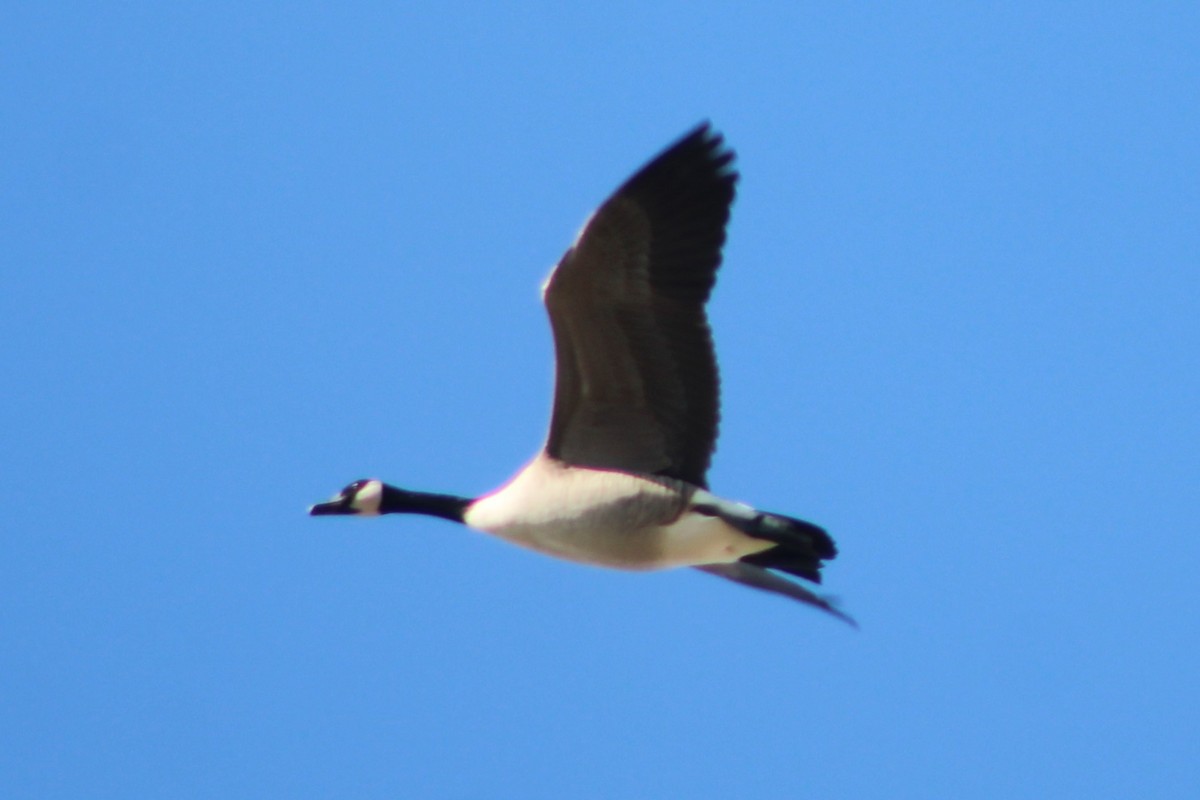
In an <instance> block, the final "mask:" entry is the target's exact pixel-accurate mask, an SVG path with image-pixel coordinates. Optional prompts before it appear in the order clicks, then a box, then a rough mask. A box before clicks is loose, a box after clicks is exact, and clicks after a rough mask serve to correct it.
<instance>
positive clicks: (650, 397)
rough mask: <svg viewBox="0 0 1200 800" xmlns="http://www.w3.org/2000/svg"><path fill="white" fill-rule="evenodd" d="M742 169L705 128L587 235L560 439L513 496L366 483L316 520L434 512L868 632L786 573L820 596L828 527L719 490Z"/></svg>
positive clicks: (586, 229)
mask: <svg viewBox="0 0 1200 800" xmlns="http://www.w3.org/2000/svg"><path fill="white" fill-rule="evenodd" d="M732 163H733V152H732V151H731V150H729V149H728V148H726V147H724V145H723V139H722V137H721V136H720V135H719V134H717V133H714V132H713V131H711V130H710V128H709V126H708V124H707V123H704V124H702V125H700V126H699V127H697V128H696V129H695V130H693V131H692V132H691V133H689V134H687V135H686V136H684V137H683V138H682V139H680V140H679V141H678V142H676V143H675V144H673V145H672V146H670V147H669V148H667V150H665V151H664V152H663V153H662V154H660V155H659V156H658V157H656V158H654V159H653V160H652V161H650V163H649V164H647V165H646V166H645V167H643V168H642V169H641V170H640V171H639V172H638V173H637V174H635V175H634V176H633V177H632V178H630V179H629V180H628V181H626V182H625V183H624V185H622V186H621V187H620V188H619V189H617V191H616V192H615V193H614V194H613V195H612V196H611V197H610V198H609V199H608V200H606V201H605V202H604V204H603V205H601V206H600V208H599V209H598V210H597V211H596V212H595V213H593V214H592V216H591V217H590V218H589V219H588V221H587V222H586V223H585V224H584V226H583V229H582V230H581V231H580V233H579V235H578V236H577V237H576V239H575V242H574V243H573V244H572V245H571V247H570V248H569V249H568V250H567V252H566V254H565V255H564V256H563V257H562V259H561V260H560V261H559V262H558V266H557V267H556V268H555V269H554V271H553V272H552V273H551V275H550V278H549V279H548V280H547V281H546V284H545V287H544V289H543V299H544V301H545V304H546V309H547V311H548V312H549V314H550V325H551V327H552V328H553V331H554V346H555V354H556V358H555V361H556V377H555V390H554V409H553V412H552V415H551V419H550V432H549V436H548V437H547V440H546V444H545V447H544V448H543V450H542V452H540V453H539V454H538V455H537V456H536V457H535V458H534V459H533V461H532V462H531V463H530V464H528V465H527V466H526V467H525V468H524V469H522V470H521V471H520V472H518V473H517V474H516V476H514V477H513V478H512V479H511V480H510V481H509V482H508V483H507V484H505V485H504V486H502V487H501V488H500V489H498V490H496V491H494V492H492V493H491V494H487V495H484V496H482V497H479V498H474V499H472V498H466V497H458V496H454V495H444V494H430V493H427V492H412V491H407V490H404V489H398V488H396V487H394V486H389V485H388V484H385V483H383V482H382V481H379V480H375V479H370V480H359V481H355V482H354V483H352V484H350V485H349V486H347V487H346V488H345V489H343V490H342V491H341V492H340V493H338V494H337V495H336V496H335V497H333V498H332V499H331V500H329V501H328V502H325V503H319V504H317V505H314V506H312V507H311V508H310V509H309V513H311V514H313V515H326V514H356V515H360V516H373V515H377V514H391V513H412V514H428V515H431V516H435V517H442V518H443V519H448V520H453V521H454V522H461V523H464V524H466V525H468V526H470V527H472V528H476V529H478V530H481V531H485V532H487V533H491V534H495V535H496V536H499V537H501V538H502V539H506V540H508V541H510V542H512V543H514V544H518V545H522V546H524V547H528V548H530V549H533V550H537V551H539V552H542V553H546V554H548V555H552V556H557V557H559V558H564V559H569V560H571V561H579V562H583V563H586V564H594V565H598V566H604V567H614V568H618V569H629V570H652V569H664V568H669V567H681V566H691V567H695V568H697V569H700V570H703V571H705V572H707V573H710V574H712V575H718V576H720V577H722V578H726V579H728V580H731V581H736V582H738V583H742V584H745V585H747V586H752V587H754V588H757V589H762V590H765V591H768V592H775V593H777V594H782V595H785V596H787V597H790V598H792V599H795V600H799V601H801V602H804V603H808V604H810V605H814V606H817V607H818V608H822V609H824V610H825V611H828V612H830V613H831V614H834V615H835V616H838V617H840V618H841V619H844V620H846V621H847V622H850V623H851V624H853V620H852V619H850V617H848V616H847V615H845V614H844V613H842V612H841V611H839V610H838V609H837V608H835V607H834V606H833V605H832V603H831V602H830V601H829V600H828V599H826V598H824V597H822V596H821V595H818V594H816V593H815V592H813V591H810V590H809V589H807V588H806V587H804V586H802V585H800V584H798V583H795V582H793V581H791V580H788V579H786V578H783V577H782V576H780V575H778V574H776V573H774V572H771V571H770V570H779V571H781V572H786V573H790V574H791V575H795V576H798V577H800V578H805V579H807V580H809V581H813V582H819V581H820V579H821V566H822V560H825V559H831V558H833V557H834V555H836V552H837V551H836V549H835V548H834V544H833V541H832V540H831V539H830V538H829V535H828V534H827V533H826V532H825V531H824V530H823V529H821V528H819V527H817V526H816V525H813V524H811V523H808V522H804V521H801V520H798V519H794V518H792V517H786V516H783V515H782V514H771V513H766V512H762V511H758V510H756V509H754V508H751V507H750V506H747V505H743V504H742V503H735V502H731V501H729V500H723V499H721V498H719V497H717V496H715V495H713V494H710V493H709V492H708V484H707V481H706V479H705V473H706V472H707V471H708V465H709V460H710V459H711V456H712V452H713V450H714V448H715V445H716V438H717V419H718V395H717V390H718V386H717V363H716V357H715V355H714V353H713V345H712V336H711V333H710V330H709V326H708V319H707V317H706V316H705V312H704V304H705V302H706V301H707V300H708V296H709V293H710V292H711V290H712V287H713V283H714V282H715V279H716V272H717V267H718V266H719V265H720V263H721V247H722V245H723V244H724V243H725V224H726V223H727V222H728V221H729V207H730V204H731V203H732V202H733V195H734V184H735V183H736V182H737V178H738V175H737V172H735V171H734V170H733V168H732V166H731V165H732Z"/></svg>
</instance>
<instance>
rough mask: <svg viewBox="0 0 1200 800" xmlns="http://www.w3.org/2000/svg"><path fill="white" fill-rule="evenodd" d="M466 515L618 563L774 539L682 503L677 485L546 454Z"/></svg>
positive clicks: (645, 562) (517, 535)
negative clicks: (567, 462) (587, 466)
mask: <svg viewBox="0 0 1200 800" xmlns="http://www.w3.org/2000/svg"><path fill="white" fill-rule="evenodd" d="M697 495H698V496H697V497H696V499H700V497H705V498H708V497H711V495H708V493H707V492H700V491H699V490H697ZM465 522H466V523H467V525H469V526H471V527H472V528H475V529H477V530H481V531H485V532H487V533H491V534H494V535H496V536H499V537H500V538H502V539H505V540H507V541H509V542H512V543H513V544H517V545H520V546H522V547H527V548H530V549H532V550H537V551H539V552H541V553H545V554H547V555H551V556H556V557H558V558H564V559H568V560H571V561H579V562H582V563H586V564H594V565H597V566H604V567H614V568H617V569H631V570H651V569H667V568H671V567H681V566H694V565H698V564H723V563H730V562H733V561H737V560H738V559H739V558H742V557H743V556H747V555H750V554H752V553H757V552H761V551H762V550H766V549H768V548H770V547H772V546H773V545H772V543H771V542H766V541H763V540H761V539H754V538H751V537H749V536H746V535H745V534H743V533H741V532H740V531H738V530H737V529H735V528H733V527H731V526H730V525H728V524H726V523H725V522H724V521H722V520H721V519H719V518H717V517H713V516H709V515H705V514H699V513H696V512H693V511H688V510H686V508H685V500H684V498H683V497H682V495H681V493H680V491H679V489H678V488H676V487H672V486H666V485H663V484H662V483H660V482H658V481H654V480H651V479H648V478H642V477H639V476H637V475H630V474H627V473H622V472H611V471H600V470H590V469H584V468H580V467H570V466H565V465H563V464H561V463H559V462H556V461H553V460H552V459H549V458H546V457H544V456H539V457H538V458H537V459H535V460H534V461H533V462H532V463H531V464H530V465H529V466H528V467H526V468H525V469H524V470H522V471H521V472H520V473H518V474H517V476H516V477H514V478H513V479H512V481H510V482H509V483H508V484H506V485H505V486H503V487H501V488H500V489H499V490H497V491H496V492H493V493H492V494H490V495H487V496H485V497H483V498H481V499H479V500H477V501H476V502H475V503H474V504H472V505H471V506H470V508H468V509H467V513H466V515H465Z"/></svg>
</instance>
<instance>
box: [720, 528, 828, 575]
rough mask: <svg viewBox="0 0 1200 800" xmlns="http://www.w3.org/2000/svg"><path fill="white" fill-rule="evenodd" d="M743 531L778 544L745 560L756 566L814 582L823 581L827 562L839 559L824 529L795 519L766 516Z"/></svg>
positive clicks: (744, 559)
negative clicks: (822, 577)
mask: <svg viewBox="0 0 1200 800" xmlns="http://www.w3.org/2000/svg"><path fill="white" fill-rule="evenodd" d="M750 522H751V524H750V525H748V526H745V527H743V528H742V530H743V532H744V533H747V534H749V535H750V536H753V537H755V538H758V539H766V540H767V541H769V542H775V546H774V547H772V548H771V549H770V550H763V551H762V552H761V553H755V554H754V555H750V556H746V557H745V558H743V559H741V560H742V561H743V562H745V563H747V564H753V565H754V566H756V567H766V568H768V569H777V570H779V571H780V572H787V573H789V574H791V575H796V576H798V577H801V578H805V579H806V580H810V581H812V582H813V583H820V582H821V567H822V566H823V563H822V562H824V561H827V560H829V559H832V558H834V557H835V556H837V546H836V545H834V543H833V539H831V538H829V534H828V533H826V532H825V529H824V528H821V527H819V526H817V525H813V524H812V523H811V522H805V521H804V520H802V519H796V518H795V517H786V516H784V515H782V514H769V513H763V514H760V515H759V516H758V517H755V518H754V519H753V520H750Z"/></svg>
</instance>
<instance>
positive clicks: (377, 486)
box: [350, 481, 383, 517]
mask: <svg viewBox="0 0 1200 800" xmlns="http://www.w3.org/2000/svg"><path fill="white" fill-rule="evenodd" d="M382 500H383V484H382V483H380V482H379V481H367V482H366V483H364V484H363V486H362V488H361V489H359V490H358V491H357V492H355V493H354V497H353V498H352V499H351V500H350V508H353V509H354V510H355V511H357V512H358V513H359V514H361V515H363V516H365V517H369V516H375V515H377V514H378V513H379V504H380V503H381V502H382Z"/></svg>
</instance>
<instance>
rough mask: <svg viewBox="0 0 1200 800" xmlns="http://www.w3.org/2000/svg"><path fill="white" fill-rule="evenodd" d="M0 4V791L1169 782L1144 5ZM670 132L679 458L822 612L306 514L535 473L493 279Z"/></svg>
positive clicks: (1167, 177)
mask: <svg viewBox="0 0 1200 800" xmlns="http://www.w3.org/2000/svg"><path fill="white" fill-rule="evenodd" d="M14 6H15V4H9V6H8V7H6V9H5V10H4V11H3V12H0V73H2V74H3V75H4V76H5V77H4V79H3V80H2V81H0V110H2V114H0V117H2V119H3V122H2V123H0V137H2V141H3V155H2V156H0V246H2V252H3V261H4V268H3V270H0V368H2V369H3V374H4V376H5V382H4V386H5V388H4V390H3V392H0V431H2V432H3V447H2V448H0V486H2V489H0V492H3V497H4V500H5V502H4V508H5V514H4V522H3V525H2V528H3V531H4V534H3V542H4V550H5V556H4V558H3V559H0V587H2V588H0V599H2V602H0V642H2V644H0V675H2V676H3V679H2V685H0V703H2V712H0V725H2V726H3V727H2V728H0V734H2V737H3V741H4V744H3V746H2V747H0V792H2V793H3V794H4V796H5V797H10V798H35V797H36V798H49V797H54V798H57V797H72V798H75V797H114V798H117V797H119V798H129V797H173V798H189V797H221V798H230V797H291V798H305V797H360V798H374V797H430V798H443V797H444V798H467V797H520V798H560V797H573V798H613V797H689V798H698V799H701V800H702V799H703V798H717V797H722V798H723V797H773V798H775V797H854V798H889V800H895V799H896V798H930V797H965V798H1011V797H1018V796H1032V797H1041V798H1078V797H1132V796H1138V797H1154V798H1185V797H1187V798H1191V797H1195V792H1196V789H1197V786H1198V785H1200V728H1198V725H1197V720H1198V719H1200V678H1198V675H1200V670H1198V669H1197V661H1198V660H1200V624H1198V622H1197V615H1196V610H1197V603H1198V601H1200V590H1198V589H1197V578H1196V565H1197V563H1200V491H1198V480H1197V479H1198V477H1200V456H1198V453H1200V424H1198V416H1197V408H1198V407H1200V363H1198V360H1197V359H1198V356H1197V353H1198V352H1200V322H1198V320H1200V224H1198V222H1197V220H1198V219H1200V181H1198V179H1197V178H1198V175H1200V146H1198V145H1197V142H1198V141H1200V93H1197V91H1196V87H1197V85H1200V13H1198V12H1197V11H1196V8H1195V6H1194V5H1193V4H1186V3H1177V4H1173V3H1153V4H1140V3H1138V4H1135V3H1128V4H1122V3H1108V4H1068V3H1062V4H1042V3H1037V4H1033V3H1013V4H1005V5H1003V7H992V4H986V5H985V4H961V3H927V4H919V5H909V6H906V7H904V8H901V7H898V6H892V5H889V6H883V7H881V6H870V5H860V4H834V3H830V4H784V3H766V4H761V3H743V4H737V5H736V6H735V5H734V4H716V3H698V4H697V3H689V4H683V3H624V2H613V3H607V4H603V5H594V6H588V7H584V6H581V5H577V6H573V7H568V6H570V4H551V3H525V4H511V5H509V6H507V7H501V6H499V5H497V6H488V5H485V4H482V3H458V4H456V3H437V4H434V3H410V4H402V3H375V4H371V3H351V4H342V5H329V4H253V5H250V6H247V4H241V3H237V4H235V3H222V2H212V3H204V4H159V3H123V4H119V5H118V4H110V6H111V7H109V8H107V9H104V10H100V6H97V5H95V4H69V3H41V4H24V5H23V7H14ZM702 119H711V120H712V121H713V123H714V124H715V125H716V127H717V128H718V129H720V130H721V131H723V132H724V133H725V135H726V136H727V139H728V141H729V143H730V144H731V145H732V147H733V148H734V149H735V150H736V151H737V153H738V157H739V162H738V163H739V167H740V170H741V173H742V180H741V183H740V185H739V196H738V199H737V202H736V204H735V207H734V212H733V220H732V223H731V226H730V240H729V244H728V247H727V250H726V262H725V264H726V265H725V268H724V269H723V271H722V273H721V276H720V281H719V283H718V286H717V291H716V294H715V296H714V299H713V302H712V305H711V317H712V322H713V326H714V329H715V332H716V339H717V348H718V354H719V358H720V360H721V365H722V377H723V384H724V404H723V421H722V438H721V441H720V446H719V448H718V452H717V455H716V459H715V461H714V466H713V469H712V471H711V474H710V478H711V482H712V485H713V487H714V488H715V489H716V490H717V491H719V492H720V493H722V494H724V495H726V496H729V497H733V498H736V499H742V500H745V501H748V502H752V503H755V504H757V505H759V506H761V507H764V508H768V509H773V510H778V511H781V512H785V513H791V514H794V515H797V516H802V517H804V518H807V519H811V520H813V521H815V522H818V523H820V524H822V525H824V526H825V527H827V528H828V529H829V530H830V531H831V533H832V534H833V535H834V537H835V538H836V539H837V541H838V543H839V545H840V548H841V556H840V557H839V558H838V560H837V561H836V562H834V563H833V564H832V565H831V566H830V568H829V569H828V571H827V586H828V589H829V590H830V591H831V592H833V593H835V594H836V595H838V596H839V597H840V598H841V599H842V600H843V602H844V603H845V606H846V607H847V609H848V610H850V611H851V612H852V613H853V614H854V615H855V616H856V617H857V618H858V619H859V621H860V622H861V625H862V629H861V631H859V632H855V631H853V630H851V629H849V628H848V627H846V626H843V625H840V624H837V623H836V622H835V621H833V620H831V619H829V618H826V617H824V616H822V615H819V614H817V613H814V612H811V611H810V610H808V609H805V608H802V607H800V606H796V605H793V604H789V603H787V602H785V601H782V600H777V599H775V598H771V597H766V596H763V595H760V594H758V593H754V592H750V591H747V590H743V589H740V588H739V587H736V586H733V585H731V584H725V583H723V582H720V581H716V580H714V579H712V578H710V577H708V576H704V575H701V574H698V573H694V572H692V571H682V572H673V573H661V574H653V575H633V574H622V573H617V572H607V571H602V570H596V569H589V568H584V567H580V566H576V565H572V564H566V563H559V562H556V561H553V560H550V559H546V558H543V557H540V556H536V555H534V554H531V553H527V552H523V551H520V550H517V549H515V548H511V547H508V546H506V545H503V544H502V543H499V542H495V541H491V540H489V539H487V538H486V537H484V536H481V535H478V534H474V533H471V532H469V531H466V530H464V529H458V528H456V527H454V526H452V525H449V524H447V523H444V522H441V521H438V520H432V519H417V518H389V519H383V520H374V521H360V520H327V519H321V520H315V519H310V518H308V517H306V516H305V515H304V509H305V507H306V506H307V505H308V504H309V503H311V502H314V501H316V500H319V499H322V498H324V497H326V496H327V495H329V494H330V493H331V492H333V491H334V490H336V489H337V488H339V487H340V486H342V485H343V484H344V483H346V482H348V481H349V480H351V479H354V478H359V477H365V476H379V477H382V478H385V479H387V480H389V481H391V482H393V483H397V484H400V485H405V486H410V487H413V488H422V489H429V490H434V491H454V492H459V493H464V494H474V493H480V492H483V491H486V490H488V489H490V488H492V487H494V486H496V485H498V484H499V483H501V482H502V481H503V480H505V479H506V478H507V477H508V476H509V475H510V474H511V473H512V472H513V471H514V470H515V469H516V468H517V467H519V466H520V464H521V463H522V462H523V461H524V460H525V459H527V458H528V457H529V456H531V455H532V453H533V452H535V451H536V449H537V448H538V447H539V445H540V443H541V440H542V437H543V435H544V431H545V425H546V417H547V413H548V409H549V402H550V387H551V382H552V366H551V358H552V352H551V345H550V337H549V331H548V327H547V324H546V321H545V318H544V314H543V311H542V309H541V307H540V304H539V301H538V294H537V287H538V286H539V284H540V282H541V281H542V279H543V278H544V277H545V275H546V273H547V272H548V270H549V269H550V267H551V265H552V264H553V263H554V262H555V261H556V260H557V258H558V256H559V255H560V254H561V252H562V250H563V249H564V248H565V247H566V245H567V244H568V243H569V242H570V240H571V237H572V236H573V235H574V234H575V232H576V230H577V229H578V227H579V225H580V224H581V223H582V221H583V220H584V218H585V217H586V215H587V214H588V213H589V212H590V211H591V210H592V208H593V207H594V206H595V204H596V203H597V202H599V201H600V200H601V199H603V198H604V197H605V195H606V194H607V193H608V192H609V191H611V190H612V189H613V188H615V187H616V185H617V184H618V183H620V182H621V181H622V180H623V179H624V178H625V177H626V176H627V175H628V174H629V173H630V172H631V171H632V170H634V169H635V168H636V167H638V166H639V165H640V164H641V163H642V162H643V161H644V160H645V159H647V158H648V157H650V156H651V155H653V154H654V153H655V152H657V151H658V150H659V149H660V148H661V147H663V146H664V145H666V144H667V143H668V142H670V141H671V140H673V139H674V138H675V137H677V136H678V135H679V134H681V133H683V132H684V131H685V130H687V129H688V128H690V127H691V126H693V125H694V124H695V123H697V122H698V121H700V120H702Z"/></svg>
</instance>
